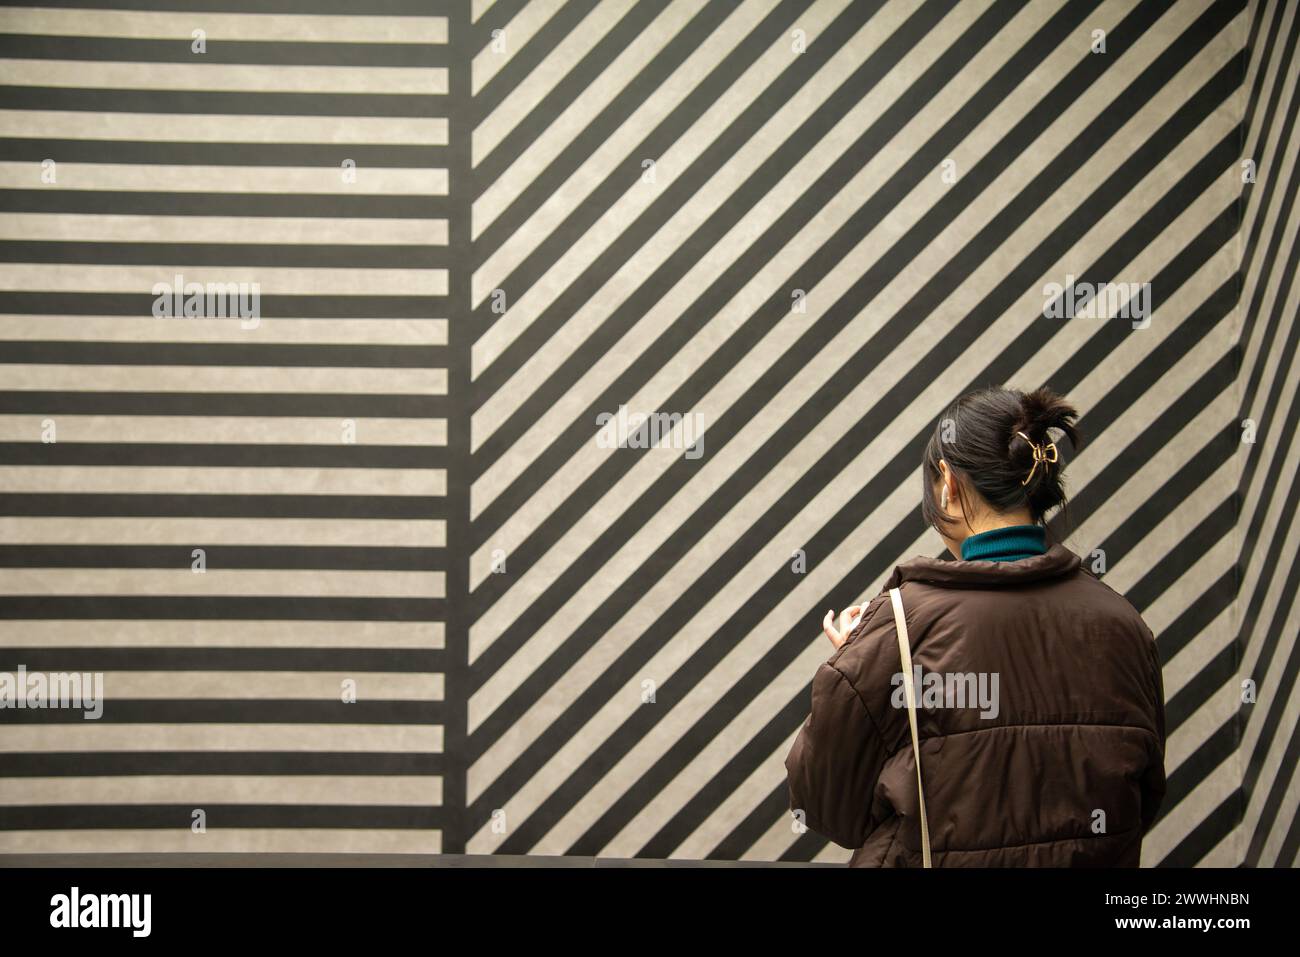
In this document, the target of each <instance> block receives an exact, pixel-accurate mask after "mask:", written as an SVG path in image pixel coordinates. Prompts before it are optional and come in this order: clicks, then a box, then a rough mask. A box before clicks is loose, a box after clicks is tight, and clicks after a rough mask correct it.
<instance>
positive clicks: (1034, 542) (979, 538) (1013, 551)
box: [961, 525, 1047, 562]
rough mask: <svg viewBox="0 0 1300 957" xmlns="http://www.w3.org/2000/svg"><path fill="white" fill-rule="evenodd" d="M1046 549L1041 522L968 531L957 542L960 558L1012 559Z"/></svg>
mask: <svg viewBox="0 0 1300 957" xmlns="http://www.w3.org/2000/svg"><path fill="white" fill-rule="evenodd" d="M1046 552H1047V530H1046V529H1044V528H1043V526H1041V525H1007V526H1006V527H1004V528H993V529H989V530H988V531H987V532H980V533H979V534H978V535H971V536H969V537H967V538H966V540H965V541H963V542H962V543H961V560H962V561H964V562H1014V561H1019V560H1020V559H1022V558H1032V557H1033V556H1034V555H1042V554H1045V553H1046Z"/></svg>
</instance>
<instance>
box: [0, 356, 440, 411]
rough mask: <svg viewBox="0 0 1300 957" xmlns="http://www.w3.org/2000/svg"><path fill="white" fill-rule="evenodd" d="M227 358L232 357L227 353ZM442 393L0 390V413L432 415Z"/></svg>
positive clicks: (437, 407) (436, 408) (438, 408)
mask: <svg viewBox="0 0 1300 957" xmlns="http://www.w3.org/2000/svg"><path fill="white" fill-rule="evenodd" d="M227 358H234V356H232V355H231V354H229V353H227ZM447 412H448V408H447V399H446V396H441V395H409V394H408V395H366V394H364V393H333V394H328V395H313V394H311V393H305V392H40V391H35V390H32V391H27V390H24V391H21V392H0V414H4V415H58V414H66V415H186V416H209V415H211V416H232V415H233V416H257V417H259V418H260V417H263V416H266V417H280V416H288V417H294V418H298V417H307V418H311V417H321V418H335V417H338V418H344V419H348V418H358V419H363V418H370V419H388V418H392V419H432V418H444V417H445V416H446V415H447Z"/></svg>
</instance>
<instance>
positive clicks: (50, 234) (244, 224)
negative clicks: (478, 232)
mask: <svg viewBox="0 0 1300 957" xmlns="http://www.w3.org/2000/svg"><path fill="white" fill-rule="evenodd" d="M0 239H17V240H23V241H25V242H32V241H36V240H45V241H63V242H80V243H92V242H100V243H114V242H120V243H233V244H239V245H259V246H260V245H268V244H291V245H295V246H314V245H335V246H399V245H400V246H445V245H446V244H447V220H445V219H360V218H357V219H328V218H325V217H319V218H318V217H308V216H298V217H279V218H277V217H272V216H108V215H76V214H71V213H6V214H5V216H4V218H3V219H0ZM209 268H211V267H209Z"/></svg>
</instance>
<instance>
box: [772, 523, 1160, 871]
mask: <svg viewBox="0 0 1300 957" xmlns="http://www.w3.org/2000/svg"><path fill="white" fill-rule="evenodd" d="M895 586H897V587H899V591H900V594H901V596H902V599H903V607H904V610H905V614H906V618H907V627H908V635H909V638H910V641H911V645H912V663H913V674H914V675H916V674H917V669H918V668H919V669H920V680H919V681H918V682H917V684H916V694H917V699H918V709H917V721H918V728H919V732H920V739H921V773H922V779H923V783H924V786H925V799H926V816H927V820H928V822H929V826H930V847H931V857H932V862H933V864H934V866H935V867H1089V866H1103V867H1107V866H1109V867H1124V866H1127V867H1136V866H1137V865H1138V857H1139V852H1140V850H1141V846H1142V836H1143V834H1144V833H1145V831H1146V830H1147V829H1148V828H1149V827H1150V826H1151V824H1152V822H1153V821H1154V820H1155V817H1156V812H1157V810H1158V809H1159V807H1160V802H1161V800H1162V799H1163V798H1164V793H1165V772H1164V750H1165V711H1164V685H1163V680H1162V678H1161V674H1160V661H1159V657H1158V655H1157V652H1156V644H1155V639H1154V637H1153V636H1152V634H1151V631H1150V629H1149V628H1147V626H1146V624H1145V623H1144V622H1143V621H1142V618H1141V616H1139V615H1138V613H1137V611H1136V610H1135V609H1134V608H1133V606H1132V605H1130V604H1129V603H1128V601H1126V600H1125V599H1124V598H1123V597H1122V596H1121V595H1119V594H1118V593H1116V592H1115V591H1114V590H1113V589H1111V588H1110V587H1109V586H1108V585H1105V584H1103V583H1102V582H1101V581H1099V580H1098V579H1097V578H1096V577H1095V576H1094V575H1092V574H1091V573H1090V572H1089V571H1088V570H1087V569H1086V568H1084V567H1083V565H1082V563H1081V562H1080V559H1079V556H1078V555H1076V554H1074V553H1073V552H1072V551H1070V550H1069V549H1067V548H1066V547H1065V546H1063V545H1060V544H1054V545H1052V546H1051V547H1050V548H1049V549H1048V551H1047V552H1046V554H1043V555H1036V556H1033V557H1031V558H1024V559H1020V560H1019V561H1011V562H992V561H940V560H938V559H934V558H927V557H919V558H914V559H912V560H911V561H909V562H907V563H905V564H903V565H899V566H897V567H896V568H895V569H894V571H893V573H892V574H891V576H890V578H889V580H888V581H887V582H886V583H885V587H884V589H883V590H882V591H881V593H880V595H879V596H877V597H876V598H873V599H872V600H871V602H870V603H869V604H868V605H867V607H866V609H865V611H864V612H863V615H862V618H861V620H860V622H859V624H858V625H857V627H855V628H854V630H853V633H852V634H851V635H850V636H849V639H848V641H847V642H845V644H844V646H843V647H842V648H840V649H839V650H837V651H836V652H835V653H834V654H832V655H831V657H830V659H829V660H828V661H827V662H826V663H825V664H823V665H821V666H820V667H819V668H818V670H817V673H816V675H815V676H814V678H813V685H812V714H811V715H810V716H809V718H808V721H807V722H806V723H805V724H804V726H803V728H802V730H801V731H800V732H799V735H798V737H797V738H796V740H795V742H794V746H793V747H792V748H791V749H790V753H789V755H788V756H787V757H786V760H785V766H786V771H787V773H788V776H789V785H790V807H791V810H792V811H794V812H796V814H797V813H798V812H803V815H804V816H803V818H802V820H803V821H804V822H805V823H806V825H807V826H808V827H809V828H811V829H812V830H814V831H816V832H817V833H818V834H821V835H823V836H825V837H827V838H829V839H830V840H832V841H834V842H835V843H836V844H839V845H841V846H842V847H846V848H854V849H855V851H854V854H853V857H852V860H851V864H852V865H853V866H856V867H899V866H904V867H906V866H911V867H919V866H921V832H920V826H919V819H918V817H917V814H918V804H917V793H916V765H915V763H914V761H913V756H912V739H911V733H910V730H909V727H908V720H907V707H906V705H905V703H904V701H903V693H902V688H901V666H900V664H899V654H898V639H897V632H896V631H895V628H894V615H893V607H892V605H891V603H890V600H889V589H890V588H891V587H895ZM932 674H933V675H934V676H937V677H931V675H932ZM981 676H982V678H981ZM940 679H942V681H943V685H942V686H939V687H937V688H936V686H935V682H936V681H938V680H940ZM981 680H982V681H983V685H982V688H983V692H984V694H983V696H982V700H981V695H980V693H979V692H980V688H981V686H980V682H981ZM959 692H960V693H959Z"/></svg>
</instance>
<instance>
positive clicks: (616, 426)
mask: <svg viewBox="0 0 1300 957" xmlns="http://www.w3.org/2000/svg"><path fill="white" fill-rule="evenodd" d="M596 424H597V425H598V426H600V431H599V432H597V433H596V445H597V447H598V448H602V449H651V448H671V449H685V450H686V453H685V455H684V456H683V458H688V459H698V458H699V457H700V456H702V455H703V454H704V416H703V415H702V414H701V413H699V412H690V413H687V414H685V415H683V414H682V413H680V412H628V410H627V406H626V405H620V406H619V407H618V412H617V413H614V412H602V413H600V415H598V416H596Z"/></svg>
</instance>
